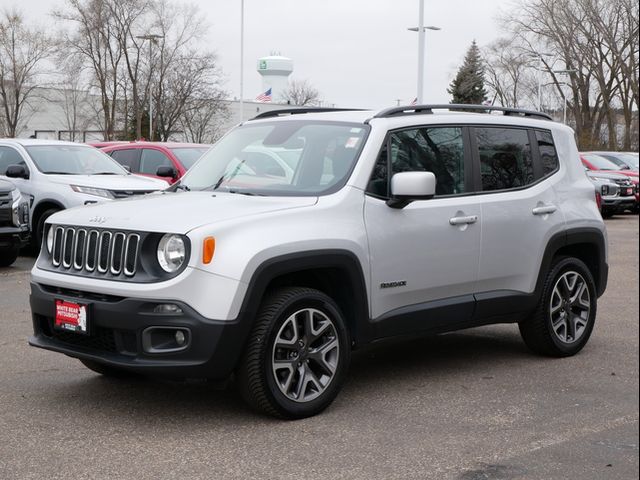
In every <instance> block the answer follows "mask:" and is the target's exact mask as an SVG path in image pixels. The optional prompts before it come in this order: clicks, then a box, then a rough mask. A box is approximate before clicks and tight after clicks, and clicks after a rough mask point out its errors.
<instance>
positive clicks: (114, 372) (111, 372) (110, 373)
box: [79, 358, 136, 378]
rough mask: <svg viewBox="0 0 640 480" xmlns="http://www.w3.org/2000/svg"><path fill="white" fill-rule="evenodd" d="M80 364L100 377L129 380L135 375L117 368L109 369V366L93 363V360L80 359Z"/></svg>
mask: <svg viewBox="0 0 640 480" xmlns="http://www.w3.org/2000/svg"><path fill="white" fill-rule="evenodd" d="M79 360H80V363H82V364H83V365H84V366H85V367H87V368H88V369H89V370H92V371H94V372H96V373H99V374H100V375H104V376H105V377H109V378H129V377H135V376H136V374H135V373H132V372H129V371H127V370H122V369H120V368H117V367H111V366H109V365H104V364H103V363H98V362H94V361H93V360H86V359H84V358H80V359H79Z"/></svg>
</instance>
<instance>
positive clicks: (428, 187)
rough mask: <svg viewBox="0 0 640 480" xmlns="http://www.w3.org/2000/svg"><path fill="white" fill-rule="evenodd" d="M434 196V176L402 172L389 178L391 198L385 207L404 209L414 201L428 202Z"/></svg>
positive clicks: (425, 173)
mask: <svg viewBox="0 0 640 480" xmlns="http://www.w3.org/2000/svg"><path fill="white" fill-rule="evenodd" d="M435 194H436V176H435V175H434V174H433V173H432V172H402V173H396V174H395V175H394V176H393V177H391V198H390V199H389V200H387V205H388V206H390V207H391V208H404V207H406V206H407V205H409V204H410V203H411V202H413V201H414V200H429V199H431V198H433V197H434V195H435Z"/></svg>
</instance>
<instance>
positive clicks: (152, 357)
mask: <svg viewBox="0 0 640 480" xmlns="http://www.w3.org/2000/svg"><path fill="white" fill-rule="evenodd" d="M56 299H61V300H66V301H70V302H75V303H80V304H85V305H87V311H88V324H89V335H82V334H77V333H73V332H68V331H61V330H57V329H54V328H53V320H54V316H55V300H56ZM30 303H31V312H32V319H33V329H34V334H33V336H32V337H30V338H29V344H30V345H32V346H34V347H39V348H44V349H46V350H51V351H54V352H59V353H64V354H66V355H69V356H71V357H76V358H83V359H87V360H93V361H95V362H99V363H101V364H104V365H108V366H113V367H117V368H121V369H123V370H128V371H131V372H136V373H140V374H144V375H150V376H159V377H169V378H213V379H224V378H227V377H228V376H229V375H230V374H231V373H232V372H233V370H234V368H235V367H236V364H237V362H238V360H239V358H240V354H241V353H242V349H243V347H244V341H245V338H246V334H247V332H248V327H246V325H243V324H242V322H240V321H216V320H211V319H207V318H205V317H203V316H201V315H200V314H198V313H197V312H196V311H195V310H194V309H192V308H191V307H189V306H188V305H186V304H184V303H181V302H176V301H174V300H167V301H166V302H162V301H157V300H153V301H150V300H147V299H135V298H123V297H113V296H104V295H102V296H101V295H96V294H90V293H86V292H79V291H74V290H67V289H59V288H56V287H50V286H45V285H41V284H37V283H32V284H31V296H30ZM162 303H171V304H174V305H177V306H178V307H180V309H181V310H182V314H160V313H154V308H155V307H156V306H157V305H158V304H162ZM244 323H246V322H244ZM149 327H160V328H170V329H174V328H175V329H181V330H183V331H186V332H188V335H187V338H188V345H187V347H186V348H185V349H183V350H180V351H174V352H169V351H167V352H162V353H158V352H149V348H148V346H147V345H146V343H145V338H147V337H146V336H145V335H146V334H145V333H144V332H145V331H146V330H147V329H148V328H149Z"/></svg>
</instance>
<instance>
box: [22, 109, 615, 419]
mask: <svg viewBox="0 0 640 480" xmlns="http://www.w3.org/2000/svg"><path fill="white" fill-rule="evenodd" d="M170 190H171V191H166V192H164V193H162V194H156V195H151V196H150V197H149V198H144V199H135V200H125V201H121V202H115V203H112V204H99V205H94V206H87V207H81V208H78V209H73V210H69V211H64V212H60V213H57V214H55V215H52V216H51V217H50V218H49V219H48V220H47V224H46V234H45V238H44V239H43V244H42V249H41V253H40V256H39V258H38V260H37V262H36V265H35V267H34V268H33V272H32V285H31V309H32V312H33V326H34V335H33V336H32V337H31V338H30V339H29V343H30V344H31V345H33V346H36V347H40V348H45V349H48V350H52V351H55V352H60V353H64V354H67V355H70V356H72V357H77V358H78V359H79V360H80V361H81V362H82V363H83V364H84V365H86V366H87V367H88V368H90V369H92V370H94V371H96V372H99V373H101V374H105V375H122V374H125V373H138V374H145V375H152V376H164V377H174V378H196V377H198V378H210V379H226V378H229V377H230V376H232V375H233V376H235V378H236V381H237V383H238V385H239V386H240V390H241V393H242V395H243V397H244V398H245V399H246V400H247V401H248V402H249V403H250V404H251V405H253V406H254V407H256V408H258V409H260V410H262V411H264V412H267V413H269V414H272V415H276V416H279V417H284V418H300V417H306V416H310V415H314V414H316V413H318V412H320V411H322V410H323V409H324V408H326V407H327V406H328V405H329V404H330V403H331V401H332V400H333V399H334V398H335V397H336V395H337V394H338V391H339V390H340V388H341V386H342V383H343V381H344V379H345V375H346V373H347V369H348V367H349V360H350V355H351V351H352V350H353V349H354V348H357V347H359V346H362V345H365V344H368V343H371V342H375V341H377V340H380V339H384V338H389V337H394V336H399V335H423V334H426V333H438V332H446V331H452V330H457V329H462V328H468V327H473V326H478V325H486V324H491V323H517V324H518V326H519V329H520V332H521V334H522V338H523V339H524V342H525V343H526V344H527V345H528V346H529V347H530V349H531V350H533V351H534V352H537V353H540V354H544V355H551V356H556V357H564V356H568V355H573V354H575V353H577V352H579V351H580V350H581V349H582V347H584V345H585V344H586V343H587V340H588V339H589V336H590V335H591V332H592V330H593V326H594V322H595V317H596V303H597V299H598V297H599V296H600V295H602V293H603V292H604V290H605V287H606V283H607V270H608V267H607V242H606V232H605V227H604V224H603V221H602V218H601V216H600V213H599V212H598V208H597V206H596V202H595V196H594V188H593V185H592V184H591V182H590V181H589V180H588V179H587V177H586V175H585V173H584V169H583V168H582V165H581V163H580V158H579V156H578V151H577V149H576V145H575V142H574V136H573V132H572V130H571V129H569V128H567V127H566V126H564V125H560V124H558V123H554V122H552V121H550V119H549V118H548V117H546V116H545V115H544V114H541V113H537V112H529V111H523V110H513V109H504V108H497V107H495V108H494V107H485V106H469V105H464V106H456V105H445V106H443V105H425V106H412V107H398V108H392V109H387V110H383V111H380V112H370V111H336V110H332V111H326V110H325V109H315V110H311V109H307V110H284V111H279V112H269V113H267V114H262V115H260V116H258V117H256V118H255V119H253V120H251V121H247V122H245V123H243V124H242V125H240V126H238V127H237V128H235V129H234V130H232V131H231V132H230V133H228V134H227V135H226V136H225V137H224V138H223V139H222V140H220V141H219V142H218V143H217V144H216V145H214V146H213V147H212V148H211V149H210V150H209V151H208V153H206V154H205V155H204V156H203V158H202V159H201V160H199V161H198V163H197V164H196V165H195V166H194V167H193V168H192V169H191V170H190V171H189V172H188V173H187V174H186V175H185V176H184V177H183V178H182V180H181V181H180V182H178V183H177V184H176V185H174V186H173V187H172V188H171V189H170Z"/></svg>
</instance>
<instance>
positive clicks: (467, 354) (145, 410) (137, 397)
mask: <svg viewBox="0 0 640 480" xmlns="http://www.w3.org/2000/svg"><path fill="white" fill-rule="evenodd" d="M491 328H492V329H493V331H491V332H490V334H487V332H485V331H483V330H482V329H473V330H470V331H465V332H456V333H452V334H446V335H438V336H430V337H424V338H420V339H416V340H410V341H401V340H392V341H386V342H384V343H383V344H379V345H374V346H369V347H366V348H364V349H362V350H358V351H356V352H354V355H353V358H352V363H351V368H350V372H349V375H348V379H347V383H346V385H345V391H344V392H343V393H345V394H347V395H348V396H349V398H350V400H349V401H348V402H340V407H339V408H341V409H344V408H350V407H349V405H350V404H351V400H353V399H355V400H356V401H355V403H354V405H358V404H362V403H363V402H366V401H367V397H368V396H369V394H370V393H369V392H370V390H371V389H372V388H375V386H376V385H385V386H386V387H390V386H392V385H398V386H402V384H405V386H407V387H409V386H410V385H411V384H412V382H415V380H416V379H418V380H419V381H420V382H421V383H423V382H425V381H426V382H429V381H439V380H441V379H445V380H446V379H447V378H448V377H449V376H450V375H463V376H464V375H471V376H473V377H474V378H477V376H478V375H483V374H484V375H486V374H487V372H490V371H491V370H492V368H495V369H497V368H498V367H499V366H504V365H505V364H506V363H509V364H511V363H513V362H514V361H517V360H518V359H520V360H522V361H523V362H526V361H530V360H531V358H532V354H531V353H529V352H528V350H527V349H526V347H525V346H524V344H523V343H522V341H521V340H520V338H519V335H518V333H517V332H518V331H517V327H510V328H512V329H513V331H510V330H506V329H505V327H491ZM533 358H535V357H533ZM73 372H74V375H68V376H65V378H67V379H68V380H67V381H63V382H60V383H56V384H55V386H51V385H50V386H49V388H48V390H47V394H46V395H45V396H43V397H41V401H43V402H47V403H49V402H54V403H55V404H61V405H65V408H69V409H71V411H76V412H77V411H84V412H86V413H85V414H86V415H98V416H103V415H106V416H108V417H109V418H118V419H119V421H122V420H123V419H126V421H127V422H134V423H135V424H137V425H138V426H140V425H144V424H145V423H149V424H150V425H151V424H154V425H155V424H157V422H158V419H159V418H171V422H170V424H171V425H173V424H174V423H176V422H178V423H181V424H183V425H189V426H190V428H194V427H195V428H199V426H200V427H203V428H208V427H211V426H214V425H216V424H219V423H220V422H221V421H222V420H223V419H224V421H225V422H229V421H231V422H232V423H234V424H237V425H241V424H247V425H249V424H255V423H256V421H258V422H260V423H265V424H270V423H272V422H274V420H273V419H270V418H268V417H265V416H262V415H260V414H257V413H253V412H252V411H251V410H250V409H249V408H248V407H246V405H245V404H244V402H242V400H241V398H240V395H239V394H238V393H237V389H236V388H235V385H234V384H233V382H230V384H229V385H227V386H226V388H221V386H220V385H219V384H215V383H209V382H206V381H184V382H183V381H166V380H158V379H153V378H145V377H131V378H123V379H116V378H108V377H102V376H100V375H98V374H94V373H93V372H90V371H89V370H86V369H84V368H83V367H81V366H80V365H79V366H78V369H77V370H75V369H74V370H73ZM401 390H402V388H401ZM87 405H91V409H90V410H86V406H87ZM89 412H90V413H89Z"/></svg>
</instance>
